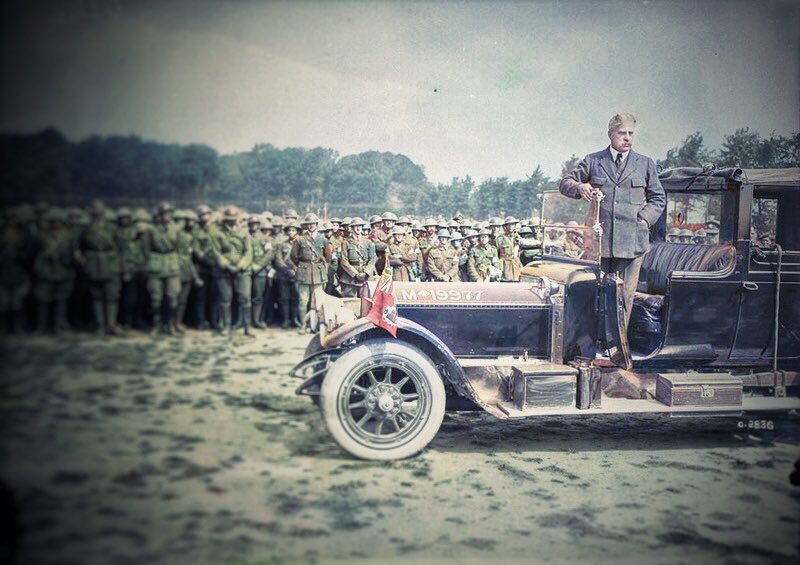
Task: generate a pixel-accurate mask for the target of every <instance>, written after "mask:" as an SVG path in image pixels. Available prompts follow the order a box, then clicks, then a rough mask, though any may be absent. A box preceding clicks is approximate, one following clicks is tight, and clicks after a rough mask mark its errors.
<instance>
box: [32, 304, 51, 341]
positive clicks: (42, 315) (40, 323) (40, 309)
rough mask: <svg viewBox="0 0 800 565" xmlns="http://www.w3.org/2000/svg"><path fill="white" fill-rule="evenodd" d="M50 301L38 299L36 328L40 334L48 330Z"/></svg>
mask: <svg viewBox="0 0 800 565" xmlns="http://www.w3.org/2000/svg"><path fill="white" fill-rule="evenodd" d="M48 306H49V303H47V302H45V301H44V300H37V301H36V330H35V332H36V333H37V334H39V335H44V334H45V333H46V332H47V314H48V312H47V310H48Z"/></svg>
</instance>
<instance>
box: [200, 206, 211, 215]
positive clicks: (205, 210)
mask: <svg viewBox="0 0 800 565" xmlns="http://www.w3.org/2000/svg"><path fill="white" fill-rule="evenodd" d="M210 213H211V208H209V207H208V206H207V205H206V204H200V206H198V207H197V215H198V216H202V215H203V214H210Z"/></svg>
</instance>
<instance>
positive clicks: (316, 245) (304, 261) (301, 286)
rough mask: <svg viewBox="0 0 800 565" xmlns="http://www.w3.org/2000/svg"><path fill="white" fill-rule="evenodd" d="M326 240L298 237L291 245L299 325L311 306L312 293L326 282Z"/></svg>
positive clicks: (317, 237) (315, 235) (317, 235)
mask: <svg viewBox="0 0 800 565" xmlns="http://www.w3.org/2000/svg"><path fill="white" fill-rule="evenodd" d="M327 243H328V240H327V239H326V238H325V236H324V235H322V234H319V233H315V234H313V235H311V234H304V235H301V236H298V237H297V239H296V240H295V241H294V244H293V245H292V261H293V262H294V263H295V264H296V265H297V295H298V304H299V316H300V321H301V323H302V322H303V320H305V316H306V312H307V311H308V309H309V308H310V307H311V306H312V305H311V301H312V298H313V296H314V291H315V290H317V289H318V288H323V287H324V285H325V283H326V282H327V281H328V264H327V263H326V262H325V246H326V245H327Z"/></svg>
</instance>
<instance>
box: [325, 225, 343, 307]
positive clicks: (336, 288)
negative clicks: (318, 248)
mask: <svg viewBox="0 0 800 565" xmlns="http://www.w3.org/2000/svg"><path fill="white" fill-rule="evenodd" d="M343 242H344V237H343V236H342V235H341V234H340V232H338V231H337V232H334V233H333V235H331V237H329V238H328V247H327V250H326V257H325V259H326V260H327V261H328V282H327V284H326V285H325V292H327V293H328V294H330V295H331V296H340V295H341V287H340V285H339V274H338V273H339V258H340V257H341V256H342V243H343Z"/></svg>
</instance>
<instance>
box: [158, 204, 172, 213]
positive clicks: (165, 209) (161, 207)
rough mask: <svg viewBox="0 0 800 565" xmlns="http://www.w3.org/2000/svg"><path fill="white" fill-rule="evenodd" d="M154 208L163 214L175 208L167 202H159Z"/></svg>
mask: <svg viewBox="0 0 800 565" xmlns="http://www.w3.org/2000/svg"><path fill="white" fill-rule="evenodd" d="M156 210H157V211H158V213H159V214H164V213H165V212H173V211H175V208H174V207H173V206H172V204H170V203H169V202H161V203H159V205H158V208H157V209H156Z"/></svg>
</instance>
